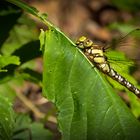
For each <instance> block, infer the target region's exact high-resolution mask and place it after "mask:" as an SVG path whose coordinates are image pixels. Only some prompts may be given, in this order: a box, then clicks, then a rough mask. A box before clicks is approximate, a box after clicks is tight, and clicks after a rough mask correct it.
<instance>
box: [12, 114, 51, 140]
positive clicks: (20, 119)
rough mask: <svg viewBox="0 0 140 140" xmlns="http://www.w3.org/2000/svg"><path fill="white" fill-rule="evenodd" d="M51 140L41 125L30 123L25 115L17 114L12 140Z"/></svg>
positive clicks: (49, 133)
mask: <svg viewBox="0 0 140 140" xmlns="http://www.w3.org/2000/svg"><path fill="white" fill-rule="evenodd" d="M17 139H19V140H28V139H31V140H38V139H41V140H52V139H53V137H52V134H51V132H50V131H48V130H47V129H45V128H44V127H43V124H41V123H39V122H38V123H32V122H31V119H30V118H29V116H27V115H23V114H18V115H17V116H16V123H15V129H14V135H13V140H17Z"/></svg>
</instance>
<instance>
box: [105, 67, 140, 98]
mask: <svg viewBox="0 0 140 140" xmlns="http://www.w3.org/2000/svg"><path fill="white" fill-rule="evenodd" d="M106 74H107V75H108V76H110V77H111V78H112V79H114V80H116V81H117V82H119V83H120V84H121V85H123V86H125V87H126V88H127V89H128V90H129V91H131V92H133V93H135V95H136V96H138V97H139V98H140V90H139V89H138V88H136V87H135V86H134V85H133V84H132V83H130V82H129V81H127V80H126V79H125V78H124V77H123V76H121V75H120V74H118V73H117V72H116V71H115V70H114V69H112V68H110V71H109V72H107V73H106Z"/></svg>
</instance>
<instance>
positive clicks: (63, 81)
mask: <svg viewBox="0 0 140 140" xmlns="http://www.w3.org/2000/svg"><path fill="white" fill-rule="evenodd" d="M45 36H46V37H43V36H42V37H43V38H46V40H45V50H44V56H43V57H44V58H43V59H44V71H43V93H44V96H45V97H47V98H48V99H49V100H51V101H52V102H54V103H55V105H56V107H57V109H58V123H59V129H60V131H61V133H62V139H63V140H91V139H99V140H112V139H117V140H124V139H125V140H132V139H133V140H136V139H139V138H140V133H139V131H140V124H139V122H138V121H137V120H136V118H135V117H134V116H133V115H132V114H131V113H130V111H129V109H128V108H127V107H126V105H125V104H124V103H123V101H122V100H121V99H120V97H119V96H118V95H116V94H115V93H114V91H113V89H112V88H111V86H110V85H109V84H108V82H106V80H105V79H104V77H103V76H102V75H100V72H99V71H98V70H97V69H96V68H95V67H92V66H91V65H90V63H89V62H88V61H87V59H85V57H84V56H83V55H82V54H81V53H80V52H79V50H78V49H77V48H76V47H75V46H74V45H73V44H72V43H71V42H70V41H69V40H68V39H67V38H66V37H65V36H64V35H63V34H62V33H60V32H58V31H57V30H55V29H54V28H52V29H51V30H49V31H47V32H46V35H45ZM42 40H43V39H42Z"/></svg>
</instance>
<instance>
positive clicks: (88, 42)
mask: <svg viewBox="0 0 140 140" xmlns="http://www.w3.org/2000/svg"><path fill="white" fill-rule="evenodd" d="M92 45H93V42H92V41H91V40H90V39H87V40H85V41H84V46H85V47H91V46H92Z"/></svg>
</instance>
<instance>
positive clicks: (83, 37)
mask: <svg viewBox="0 0 140 140" xmlns="http://www.w3.org/2000/svg"><path fill="white" fill-rule="evenodd" d="M86 39H87V38H86V37H85V36H81V37H80V38H79V39H78V40H79V42H84V41H85V40H86Z"/></svg>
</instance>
